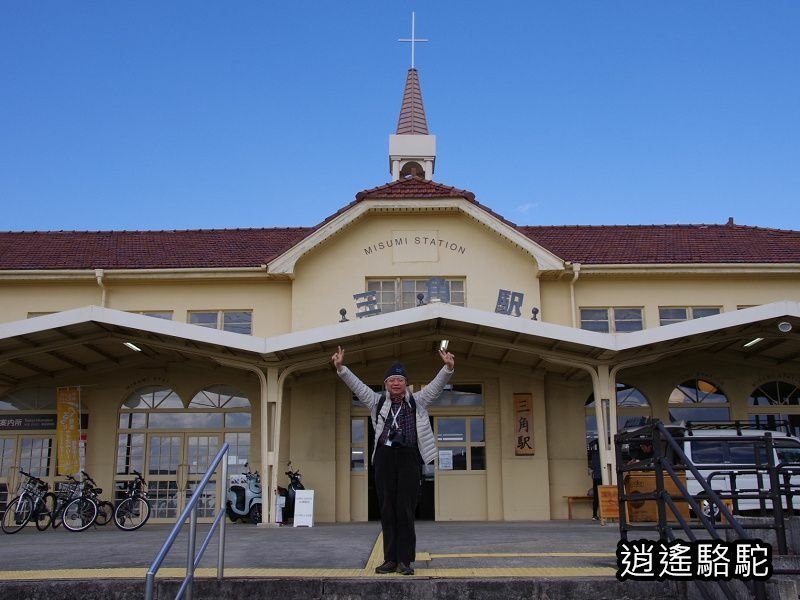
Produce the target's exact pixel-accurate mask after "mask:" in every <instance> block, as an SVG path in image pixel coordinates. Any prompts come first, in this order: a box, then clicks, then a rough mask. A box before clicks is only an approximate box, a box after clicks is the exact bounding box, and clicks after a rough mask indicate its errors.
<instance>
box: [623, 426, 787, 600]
mask: <svg viewBox="0 0 800 600" xmlns="http://www.w3.org/2000/svg"><path fill="white" fill-rule="evenodd" d="M642 435H646V436H647V437H649V438H650V439H651V440H652V441H651V443H652V446H653V459H652V461H651V462H649V463H647V464H634V465H630V466H627V465H623V462H622V452H621V445H622V442H623V441H624V440H626V439H632V438H637V437H639V438H640V437H641V436H642ZM765 438H766V440H765V445H766V447H767V449H768V454H767V455H768V457H769V466H770V474H771V475H772V476H771V478H770V479H771V480H772V483H773V488H772V493H773V495H774V496H773V497H775V496H777V495H778V492H777V490H776V487H777V478H776V477H774V475H775V463H774V460H773V459H772V458H773V456H772V437H771V435H770V434H769V433H767V434H766V435H765ZM662 440H663V441H664V442H665V444H666V447H667V448H669V449H670V450H672V451H673V452H674V454H675V455H676V456H677V457H678V459H679V460H680V462H681V463H682V464H683V465H684V468H685V469H686V470H689V471H691V473H692V474H693V475H694V477H695V478H696V480H697V482H698V483H699V484H700V486H701V487H702V489H703V493H704V494H705V495H706V497H707V498H708V500H709V501H710V502H712V503H713V505H716V506H717V507H718V509H719V511H720V515H721V517H722V518H723V519H724V520H725V521H727V523H728V525H727V528H730V529H733V530H734V531H736V534H737V535H738V536H739V538H740V539H749V538H750V536H749V535H748V534H747V533H746V532H745V529H744V528H743V527H742V526H741V525H740V524H739V522H738V521H737V520H736V519H735V518H734V517H733V515H732V514H731V512H730V511H729V510H728V508H727V507H726V506H725V503H724V502H722V500H721V498H720V497H719V496H718V495H717V493H716V491H715V490H713V489H712V488H711V486H710V485H709V483H708V481H707V480H706V478H705V477H703V475H702V474H701V473H700V471H699V470H698V469H697V468H696V467H695V465H694V463H693V462H692V461H690V460H689V459H688V458H687V456H686V455H685V454H684V452H683V449H682V448H681V447H680V445H679V444H678V443H677V441H676V440H675V439H674V438H673V436H672V434H671V433H670V432H669V431H668V430H667V429H666V427H665V426H664V424H663V423H661V422H660V421H659V420H657V419H654V420H653V421H652V422H651V423H649V424H648V425H645V426H643V427H641V428H639V429H636V430H634V431H632V432H628V433H618V434H616V436H615V439H614V441H615V450H616V458H617V488H618V494H619V511H620V519H619V524H620V536H621V537H622V539H624V540H627V539H628V530H629V529H634V527H632V526H631V525H629V524H628V523H627V518H626V513H625V509H626V507H625V503H626V502H628V501H630V500H631V499H632V498H633V497H636V498H644V499H653V500H655V501H656V506H657V509H658V522H657V525H656V527H657V530H658V532H659V537H660V538H661V539H662V540H663V539H667V540H669V541H673V540H674V539H675V535H674V532H673V530H672V527H671V526H670V525H669V524H668V523H667V509H669V510H670V511H671V512H672V514H673V516H674V517H675V519H676V520H677V521H678V524H679V525H680V527H681V529H682V530H683V531H684V533H686V535H687V536H688V537H689V539H691V540H692V541H696V539H697V538H696V536H695V535H694V533H693V531H692V529H693V528H692V527H691V526H690V525H689V523H687V521H686V520H685V519H684V518H683V516H682V515H681V514H680V510H679V509H678V506H677V505H676V503H675V501H674V500H673V498H672V496H671V494H669V493H668V492H667V491H666V489H665V478H664V473H665V471H666V474H667V475H668V476H669V477H670V479H671V480H672V482H673V483H674V485H675V487H676V488H677V489H678V491H679V493H680V497H681V499H682V500H685V501H686V502H687V503H688V504H689V506H690V507H691V509H692V510H693V511H694V512H695V514H696V515H697V517H698V518H699V520H700V522H701V524H702V525H701V528H702V529H705V530H706V531H707V533H708V534H709V535H710V536H711V537H712V538H713V539H720V535H719V533H718V531H717V529H718V528H717V526H716V524H715V523H714V522H713V520H712V519H709V518H707V517H706V516H705V515H704V514H703V511H702V509H701V507H700V506H699V504H698V503H697V501H696V500H695V499H694V498H693V497H692V496H691V494H689V491H688V489H687V487H686V486H685V485H684V484H683V482H682V481H681V478H680V476H679V474H678V472H677V471H676V469H675V468H674V467H673V465H672V464H671V462H670V461H669V460H665V456H664V454H663V449H662V445H661V441H662ZM629 471H654V475H655V479H656V490H655V491H654V492H653V493H637V494H629V493H627V492H626V491H625V487H624V474H625V473H626V472H629ZM773 506H774V504H773ZM781 509H782V506H781V504H780V500H779V499H778V505H777V510H776V511H775V512H776V520H779V521H780V526H779V527H776V528H775V529H776V533H777V534H778V541H779V542H780V539H781V533H783V513H782V510H781ZM636 529H638V528H636ZM779 545H780V544H779ZM784 547H785V537H784ZM707 583H715V584H717V586H718V588H719V590H720V591H721V592H722V593H723V595H724V596H725V597H726V598H729V599H731V600H733V599H735V598H736V595H735V593H734V591H733V590H732V589H731V588H730V586H729V584H728V582H726V581H724V580H718V581H714V582H705V581H697V582H696V584H697V589H698V591H699V592H700V593H701V595H702V596H703V597H704V598H707V599H710V598H712V597H714V596H713V595H712V594H711V593H710V592H709V591H708V590H706V589H705V584H707ZM745 586H746V587H747V588H748V590H749V591H750V592H751V593H752V594H753V596H754V597H755V598H758V599H763V598H766V590H765V587H764V582H763V581H752V582H746V583H745Z"/></svg>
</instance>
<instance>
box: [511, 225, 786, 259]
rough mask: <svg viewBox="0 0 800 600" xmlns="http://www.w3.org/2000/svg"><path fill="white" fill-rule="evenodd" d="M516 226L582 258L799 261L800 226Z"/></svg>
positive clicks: (564, 254) (558, 251)
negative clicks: (782, 228)
mask: <svg viewBox="0 0 800 600" xmlns="http://www.w3.org/2000/svg"><path fill="white" fill-rule="evenodd" d="M518 229H519V231H521V232H522V233H524V234H525V235H526V236H528V237H529V238H530V239H532V240H533V241H535V242H536V243H538V244H540V245H541V246H543V247H544V248H547V249H548V250H550V251H551V252H552V253H553V254H555V255H556V256H559V257H561V258H563V259H564V260H568V261H572V262H580V263H586V264H637V263H642V264H692V263H702V264H713V263H733V264H735V263H796V264H800V231H787V230H780V229H765V228H761V227H748V226H743V225H735V224H733V223H730V224H726V225H566V226H558V227H536V226H520V227H518Z"/></svg>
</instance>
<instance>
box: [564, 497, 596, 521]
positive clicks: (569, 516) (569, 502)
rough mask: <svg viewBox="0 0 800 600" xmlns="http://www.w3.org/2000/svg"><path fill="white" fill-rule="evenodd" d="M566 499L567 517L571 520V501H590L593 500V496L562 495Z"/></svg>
mask: <svg viewBox="0 0 800 600" xmlns="http://www.w3.org/2000/svg"><path fill="white" fill-rule="evenodd" d="M564 498H566V499H567V518H568V519H569V520H570V521H572V503H573V502H587V501H588V502H591V501H592V500H594V497H593V496H564Z"/></svg>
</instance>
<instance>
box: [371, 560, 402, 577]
mask: <svg viewBox="0 0 800 600" xmlns="http://www.w3.org/2000/svg"><path fill="white" fill-rule="evenodd" d="M395 571H397V563H396V562H394V561H393V560H387V561H386V562H385V563H383V564H382V565H381V566H379V567H375V572H376V573H378V574H379V575H385V574H386V573H394V572H395Z"/></svg>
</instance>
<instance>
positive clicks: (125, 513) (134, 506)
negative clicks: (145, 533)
mask: <svg viewBox="0 0 800 600" xmlns="http://www.w3.org/2000/svg"><path fill="white" fill-rule="evenodd" d="M149 518H150V504H149V503H148V502H147V500H145V499H144V498H140V497H136V498H125V500H123V501H122V502H120V503H119V504H118V505H117V508H116V510H115V511H114V524H115V525H116V526H117V527H119V528H120V529H123V530H125V531H133V530H134V529H139V527H141V526H142V525H144V524H145V523H147V519H149Z"/></svg>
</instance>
